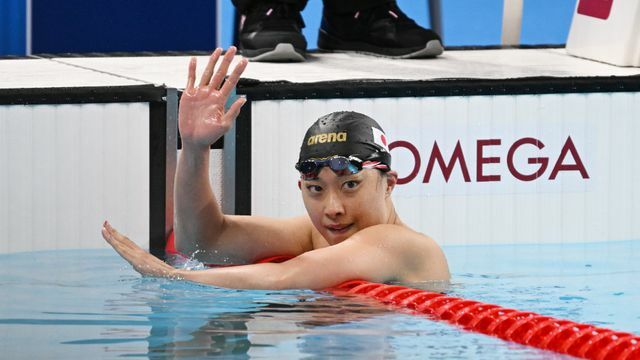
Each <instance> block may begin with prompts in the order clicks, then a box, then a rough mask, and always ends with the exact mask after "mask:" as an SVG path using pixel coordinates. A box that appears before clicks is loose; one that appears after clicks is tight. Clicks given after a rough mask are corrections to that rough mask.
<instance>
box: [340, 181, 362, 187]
mask: <svg viewBox="0 0 640 360" xmlns="http://www.w3.org/2000/svg"><path fill="white" fill-rule="evenodd" d="M342 186H344V187H345V188H347V189H355V188H357V187H358V182H357V181H347V182H345V183H344V185H342Z"/></svg>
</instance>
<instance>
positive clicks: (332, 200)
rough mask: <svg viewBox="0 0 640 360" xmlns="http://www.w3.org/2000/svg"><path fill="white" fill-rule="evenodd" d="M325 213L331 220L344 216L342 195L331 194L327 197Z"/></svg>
mask: <svg viewBox="0 0 640 360" xmlns="http://www.w3.org/2000/svg"><path fill="white" fill-rule="evenodd" d="M324 213H325V215H327V216H328V217H329V218H335V217H337V216H340V215H342V214H344V205H343V203H342V200H341V199H340V195H338V194H336V193H335V192H329V194H328V196H327V203H326V204H325V207H324Z"/></svg>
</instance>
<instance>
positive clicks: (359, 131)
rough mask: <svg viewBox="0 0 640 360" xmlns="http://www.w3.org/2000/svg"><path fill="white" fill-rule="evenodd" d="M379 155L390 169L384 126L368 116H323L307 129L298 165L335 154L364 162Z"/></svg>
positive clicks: (343, 113) (378, 159)
mask: <svg viewBox="0 0 640 360" xmlns="http://www.w3.org/2000/svg"><path fill="white" fill-rule="evenodd" d="M376 153H377V154H379V156H378V157H376V160H377V161H380V162H381V163H383V164H385V165H387V166H388V167H389V169H390V168H391V154H389V148H388V146H387V139H386V136H385V134H384V131H383V130H382V128H381V127H380V125H379V124H378V123H377V122H376V121H375V120H373V119H372V118H370V117H368V116H366V115H364V114H361V113H357V112H353V111H338V112H333V113H331V114H328V115H325V116H322V117H321V118H319V119H318V120H316V122H315V123H313V125H311V127H310V128H309V129H308V130H307V133H306V134H305V136H304V140H303V142H302V146H301V147H300V156H299V157H298V163H300V162H302V161H305V160H309V159H324V158H328V157H331V156H335V155H338V156H345V157H348V156H350V155H355V156H358V157H360V158H361V159H363V160H364V159H365V158H367V157H370V156H372V155H374V154H376Z"/></svg>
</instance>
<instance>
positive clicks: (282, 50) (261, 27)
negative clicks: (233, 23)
mask: <svg viewBox="0 0 640 360" xmlns="http://www.w3.org/2000/svg"><path fill="white" fill-rule="evenodd" d="M303 27H304V21H303V20H302V16H301V15H300V11H297V10H296V9H295V8H294V7H293V6H292V5H290V4H283V3H278V2H266V3H262V4H259V5H257V6H254V7H252V8H251V9H249V11H248V13H247V14H246V15H243V16H242V18H241V19H240V46H239V47H240V50H241V52H242V55H243V56H245V57H247V58H249V59H251V60H254V61H275V62H279V61H304V55H305V52H306V50H307V41H306V40H305V38H304V36H303V35H302V32H301V29H302V28H303Z"/></svg>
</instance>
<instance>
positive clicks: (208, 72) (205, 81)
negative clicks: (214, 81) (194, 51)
mask: <svg viewBox="0 0 640 360" xmlns="http://www.w3.org/2000/svg"><path fill="white" fill-rule="evenodd" d="M220 54H222V49H221V48H216V49H215V51H214V52H213V53H212V54H211V56H209V62H208V63H207V67H206V68H205V69H204V72H203V73H202V77H201V78H200V85H199V86H201V87H202V86H208V85H209V82H210V81H211V77H212V76H213V69H214V68H215V67H216V63H217V62H218V59H219V58H220Z"/></svg>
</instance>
